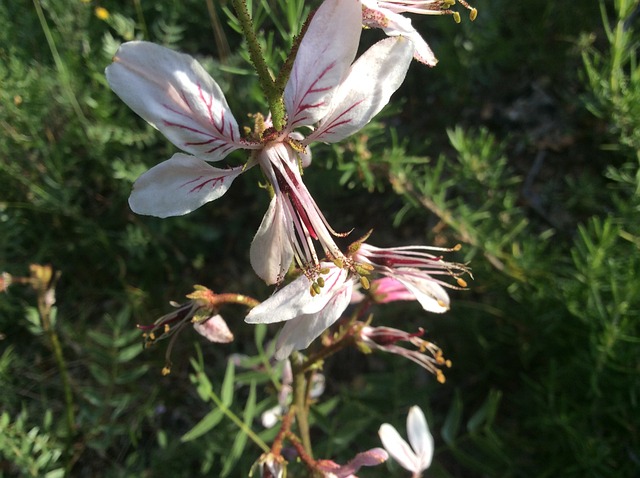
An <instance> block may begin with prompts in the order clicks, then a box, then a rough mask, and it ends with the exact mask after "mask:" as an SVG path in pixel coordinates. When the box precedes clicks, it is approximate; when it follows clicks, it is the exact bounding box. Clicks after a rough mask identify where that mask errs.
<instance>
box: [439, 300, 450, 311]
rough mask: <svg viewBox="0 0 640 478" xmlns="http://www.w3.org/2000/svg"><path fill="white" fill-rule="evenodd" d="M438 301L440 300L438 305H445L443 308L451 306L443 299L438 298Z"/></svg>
mask: <svg viewBox="0 0 640 478" xmlns="http://www.w3.org/2000/svg"><path fill="white" fill-rule="evenodd" d="M437 302H438V305H439V306H440V307H443V308H445V309H448V308H449V306H448V305H447V304H446V303H445V302H444V301H443V300H442V299H438V301H437Z"/></svg>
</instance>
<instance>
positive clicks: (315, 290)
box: [311, 282, 322, 296]
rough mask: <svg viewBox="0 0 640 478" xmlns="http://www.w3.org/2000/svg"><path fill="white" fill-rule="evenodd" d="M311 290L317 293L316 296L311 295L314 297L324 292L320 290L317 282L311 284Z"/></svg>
mask: <svg viewBox="0 0 640 478" xmlns="http://www.w3.org/2000/svg"><path fill="white" fill-rule="evenodd" d="M311 289H312V290H313V292H315V294H314V293H311V295H312V296H314V295H318V294H319V293H320V292H322V289H321V288H320V286H319V285H318V283H317V282H314V283H313V284H311Z"/></svg>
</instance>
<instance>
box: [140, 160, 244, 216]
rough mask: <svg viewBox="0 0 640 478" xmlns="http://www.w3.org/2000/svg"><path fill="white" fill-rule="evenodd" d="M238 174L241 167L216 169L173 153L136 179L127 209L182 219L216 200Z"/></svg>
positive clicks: (202, 162)
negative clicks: (180, 217)
mask: <svg viewBox="0 0 640 478" xmlns="http://www.w3.org/2000/svg"><path fill="white" fill-rule="evenodd" d="M240 173H242V168H241V167H237V168H230V169H218V168H214V167H212V166H210V165H209V164H208V163H205V162H204V161H202V160H200V159H198V158H195V157H193V156H187V155H186V154H181V153H177V154H174V155H173V157H172V158H171V159H168V160H167V161H164V162H162V163H160V164H158V165H156V166H154V167H153V168H151V169H150V170H149V171H147V172H146V173H144V174H143V175H142V176H140V177H139V178H138V179H137V180H136V182H135V183H134V184H133V191H132V192H131V196H130V197H129V206H130V207H131V210H132V211H133V212H135V213H137V214H145V215H148V216H156V217H169V216H182V215H184V214H187V213H189V212H191V211H193V210H194V209H197V208H199V207H200V206H202V205H203V204H206V203H208V202H209V201H213V200H214V199H218V198H219V197H220V196H222V195H223V194H224V193H226V192H227V190H228V189H229V186H231V183H232V182H233V180H234V179H235V178H236V177H238V175H239V174H240Z"/></svg>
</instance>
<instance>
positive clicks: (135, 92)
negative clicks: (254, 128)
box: [105, 41, 255, 161]
mask: <svg viewBox="0 0 640 478" xmlns="http://www.w3.org/2000/svg"><path fill="white" fill-rule="evenodd" d="M105 73H106V75H107V81H108V82H109V85H110V86H111V89H113V91H114V92H115V93H116V94H117V95H118V96H119V97H120V98H121V99H122V100H123V101H124V102H125V103H126V104H127V105H129V107H130V108H131V109H132V110H133V111H135V112H136V113H137V114H139V115H140V116H142V118H144V119H145V120H146V121H148V122H149V123H151V124H152V125H153V126H155V127H156V128H158V129H159V130H160V131H161V132H162V133H163V134H164V135H165V136H166V137H167V138H168V139H169V140H170V141H171V142H172V143H173V144H175V145H176V146H178V147H179V148H180V149H182V150H184V151H186V152H188V153H191V154H194V155H197V156H200V157H202V158H203V159H206V160H207V161H217V160H219V159H222V158H223V157H225V156H226V155H227V154H228V153H229V152H231V151H233V150H236V149H238V148H245V147H248V148H251V147H254V146H255V145H248V144H246V143H245V142H243V141H242V140H241V138H240V134H239V132H238V124H237V123H236V120H235V118H234V117H233V114H231V110H230V109H229V106H228V105H227V100H226V99H225V97H224V94H223V93H222V90H220V87H219V86H218V84H217V83H216V82H215V81H214V80H213V79H212V78H211V77H210V76H209V74H208V73H207V72H206V71H205V70H204V68H202V66H201V65H200V63H198V62H197V61H196V60H195V59H194V58H192V57H191V56H189V55H185V54H183V53H177V52H175V51H173V50H169V49H168V48H164V47H162V46H160V45H156V44H154V43H149V42H141V41H133V42H128V43H125V44H123V45H122V46H120V48H119V49H118V51H117V52H116V55H115V56H114V58H113V63H112V64H111V65H109V66H108V67H107V69H106V71H105Z"/></svg>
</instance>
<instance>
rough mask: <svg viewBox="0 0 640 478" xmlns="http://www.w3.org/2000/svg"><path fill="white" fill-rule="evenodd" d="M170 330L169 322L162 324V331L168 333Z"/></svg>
mask: <svg viewBox="0 0 640 478" xmlns="http://www.w3.org/2000/svg"><path fill="white" fill-rule="evenodd" d="M170 330H171V327H169V324H164V333H165V334H168V333H169V331H170Z"/></svg>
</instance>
